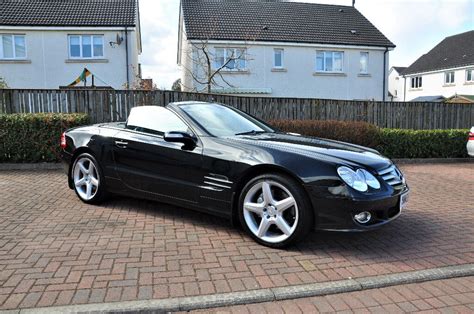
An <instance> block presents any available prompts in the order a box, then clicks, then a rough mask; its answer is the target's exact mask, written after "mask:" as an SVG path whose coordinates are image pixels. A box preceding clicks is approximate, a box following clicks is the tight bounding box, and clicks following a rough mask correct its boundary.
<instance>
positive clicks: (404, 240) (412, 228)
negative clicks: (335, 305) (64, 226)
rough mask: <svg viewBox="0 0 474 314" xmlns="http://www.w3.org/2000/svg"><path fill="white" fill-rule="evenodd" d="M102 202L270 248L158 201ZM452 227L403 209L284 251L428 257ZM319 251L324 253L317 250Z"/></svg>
mask: <svg viewBox="0 0 474 314" xmlns="http://www.w3.org/2000/svg"><path fill="white" fill-rule="evenodd" d="M103 206H105V207H108V208H112V209H113V210H125V211H127V212H130V211H136V212H137V213H140V214H142V215H143V214H144V215H146V216H151V217H153V218H154V219H160V220H164V221H167V222H168V223H170V222H172V225H173V228H175V229H181V228H183V229H186V228H196V227H199V228H204V229H206V230H207V231H209V232H207V233H206V235H205V236H209V237H212V236H213V235H212V234H220V233H223V232H225V233H227V234H229V236H230V238H229V241H230V240H231V239H232V238H235V240H237V239H238V240H239V241H242V240H243V241H245V242H247V243H245V242H244V243H242V245H247V246H248V245H251V246H252V247H254V248H255V247H260V248H261V249H262V250H275V251H279V250H277V249H271V248H266V247H264V246H260V245H258V244H256V243H254V242H253V240H252V239H251V238H250V237H249V236H248V235H247V234H245V232H244V231H243V230H242V228H241V227H232V226H231V223H230V221H229V220H227V219H224V218H220V217H216V216H213V215H210V214H206V213H201V212H197V211H193V210H189V209H183V208H180V207H176V206H173V205H168V204H164V203H160V202H154V201H147V200H138V199H133V198H128V197H121V196H117V197H115V198H114V199H112V200H109V201H108V202H105V203H104V204H103ZM449 230H452V228H451V226H450V225H446V223H443V222H441V221H440V220H439V219H437V217H435V216H434V215H430V213H423V214H421V213H419V212H414V211H410V210H409V209H408V210H406V211H404V213H403V214H402V215H401V216H400V217H399V218H398V219H396V220H395V221H393V222H392V223H389V224H387V225H385V226H382V227H381V228H380V229H376V230H372V231H366V232H330V231H312V232H311V233H310V234H309V235H308V236H307V238H306V239H304V240H303V241H301V242H299V243H297V244H295V245H293V246H290V247H288V248H286V249H285V251H286V252H293V253H303V254H313V255H318V256H319V257H321V255H322V253H323V252H326V253H331V252H337V254H338V255H342V256H345V257H346V258H347V257H357V258H358V259H371V260H373V261H389V260H392V261H393V260H400V259H408V258H413V257H422V256H433V255H436V254H438V253H439V250H438V249H436V247H439V246H443V245H445V246H452V245H455V244H456V239H455V238H456V237H455V235H454V236H446V234H447V233H449ZM323 255H324V254H323Z"/></svg>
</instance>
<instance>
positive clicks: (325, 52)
mask: <svg viewBox="0 0 474 314" xmlns="http://www.w3.org/2000/svg"><path fill="white" fill-rule="evenodd" d="M321 52H322V53H323V54H324V57H323V70H318V53H321ZM327 53H330V54H331V55H332V56H331V58H332V70H331V71H327V70H326V54H327ZM336 53H340V54H341V70H340V71H334V55H335V54H336ZM314 60H315V64H314V67H315V69H316V72H317V73H344V51H340V50H316V58H315V59H314Z"/></svg>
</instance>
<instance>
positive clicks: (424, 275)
mask: <svg viewBox="0 0 474 314" xmlns="http://www.w3.org/2000/svg"><path fill="white" fill-rule="evenodd" d="M466 276H474V264H464V265H458V266H448V267H439V268H431V269H425V270H416V271H410V272H403V273H396V274H388V275H379V276H372V277H363V278H356V279H352V278H349V279H345V280H338V281H331V282H323V283H314V284H305V285H296V286H288V287H279V288H269V289H257V290H249V291H241V292H231V293H220V294H211V295H203V296H193V297H181V298H168V299H155V300H143V301H127V302H111V303H97V304H84V305H69V306H57V307H44V308H30V309H22V310H14V311H12V313H77V312H96V313H97V312H112V311H113V312H116V311H120V312H128V311H157V312H161V311H163V312H166V311H190V310H199V309H209V308H214V307H223V306H233V305H241V304H251V303H261V302H268V301H280V300H286V299H297V298H305V297H314V296H322V295H328V294H337V293H345V292H353V291H360V290H368V289H375V288H383V287H389V286H396V285H401V284H412V283H420V282H426V281H432V280H441V279H450V278H456V277H466Z"/></svg>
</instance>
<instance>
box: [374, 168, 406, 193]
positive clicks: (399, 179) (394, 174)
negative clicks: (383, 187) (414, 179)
mask: <svg viewBox="0 0 474 314" xmlns="http://www.w3.org/2000/svg"><path fill="white" fill-rule="evenodd" d="M378 174H379V176H381V177H382V179H383V180H384V181H385V182H387V183H388V184H389V185H391V186H393V188H394V189H400V188H402V187H403V186H404V185H405V180H404V179H403V175H402V173H401V172H400V170H398V169H397V167H395V165H391V166H390V167H388V168H384V169H382V170H379V171H378Z"/></svg>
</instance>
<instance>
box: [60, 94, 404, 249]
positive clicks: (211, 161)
mask: <svg viewBox="0 0 474 314" xmlns="http://www.w3.org/2000/svg"><path fill="white" fill-rule="evenodd" d="M61 147H62V158H63V161H64V163H65V170H66V172H67V175H68V181H69V187H70V188H72V189H74V190H75V191H76V193H77V195H78V196H79V198H80V199H81V200H82V201H84V202H86V203H97V202H99V201H101V200H103V199H104V198H105V197H106V196H107V194H110V193H113V194H122V195H128V196H132V197H140V198H147V199H152V200H158V201H162V202H167V203H172V204H175V205H179V206H182V207H188V208H193V209H196V210H200V211H204V212H206V213H211V214H215V215H219V216H223V217H227V218H229V219H231V220H232V221H233V222H238V221H239V222H240V224H241V225H242V226H243V228H244V229H245V230H246V231H247V232H248V233H249V234H250V236H252V237H253V238H254V239H255V240H256V241H258V242H259V243H261V244H264V245H267V246H271V247H283V246H286V245H288V244H290V243H292V242H294V241H296V240H298V239H301V238H303V237H304V236H305V235H306V234H307V233H308V232H309V231H310V230H311V229H313V228H317V229H324V230H340V231H362V230H370V229H373V228H376V227H379V226H381V225H383V224H385V223H387V222H389V221H391V220H393V219H395V218H396V217H397V216H398V215H399V214H400V211H401V210H402V208H403V207H404V206H405V204H406V202H407V199H408V186H407V184H406V183H405V179H404V177H403V174H402V173H401V172H400V170H399V169H398V168H397V167H396V166H395V165H394V164H393V163H392V162H391V161H390V160H389V159H387V158H385V157H383V156H381V155H380V154H379V153H378V152H377V151H375V150H372V149H369V148H365V147H361V146H357V145H352V144H348V143H342V142H337V141H332V140H326V139H321V138H310V137H305V136H300V135H298V134H287V133H282V132H279V131H277V130H275V129H273V128H272V127H270V126H268V125H267V124H265V123H264V122H262V121H260V120H258V119H256V118H254V117H252V116H250V115H248V114H246V113H244V112H241V111H239V110H237V109H234V108H232V107H229V106H226V105H222V104H216V103H205V102H179V103H171V104H169V105H168V106H166V107H158V106H142V107H135V108H133V109H132V110H131V112H130V115H129V117H128V119H127V122H119V123H104V124H97V125H92V126H86V127H79V128H75V129H70V130H68V131H67V132H65V133H63V135H62V137H61Z"/></svg>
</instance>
